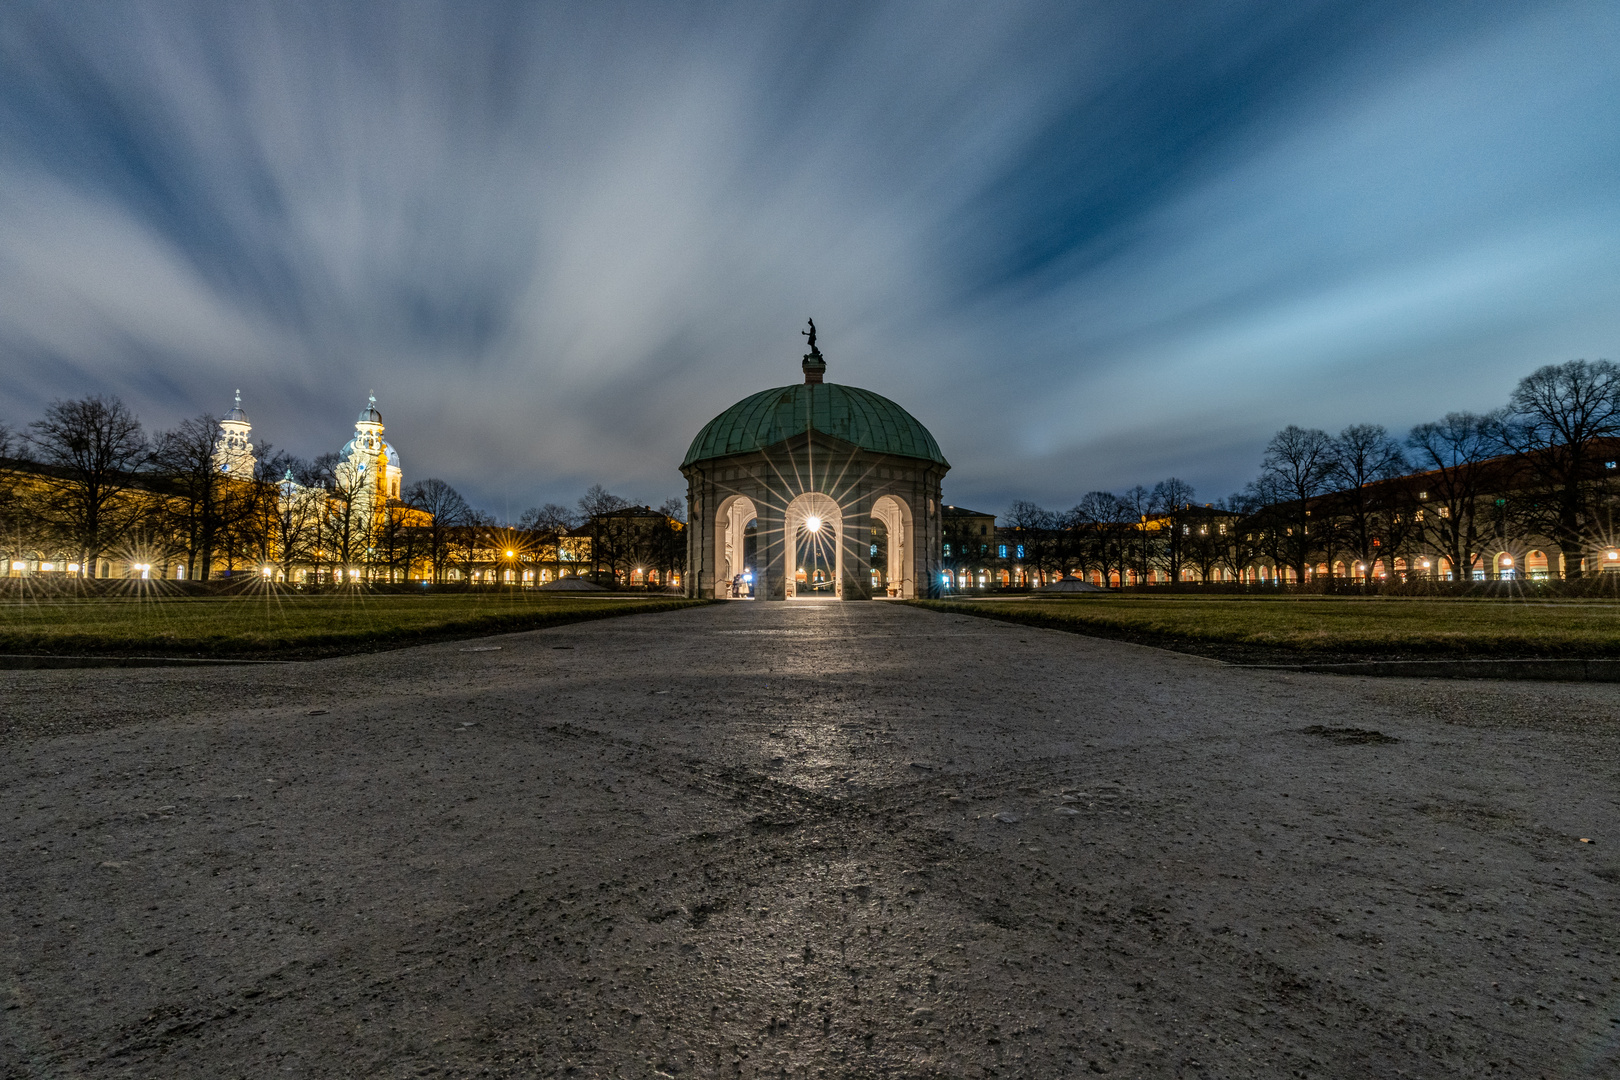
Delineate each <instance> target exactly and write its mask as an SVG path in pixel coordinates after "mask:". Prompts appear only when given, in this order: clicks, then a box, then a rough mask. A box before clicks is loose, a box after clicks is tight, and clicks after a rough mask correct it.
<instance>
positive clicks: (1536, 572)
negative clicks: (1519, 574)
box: [1524, 551, 1547, 578]
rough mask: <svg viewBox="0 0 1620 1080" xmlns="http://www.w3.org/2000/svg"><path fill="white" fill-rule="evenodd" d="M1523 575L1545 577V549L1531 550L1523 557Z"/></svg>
mask: <svg viewBox="0 0 1620 1080" xmlns="http://www.w3.org/2000/svg"><path fill="white" fill-rule="evenodd" d="M1524 572H1525V575H1526V576H1528V577H1532V578H1545V577H1546V576H1547V553H1546V552H1545V551H1532V552H1530V554H1528V555H1526V556H1525V557H1524Z"/></svg>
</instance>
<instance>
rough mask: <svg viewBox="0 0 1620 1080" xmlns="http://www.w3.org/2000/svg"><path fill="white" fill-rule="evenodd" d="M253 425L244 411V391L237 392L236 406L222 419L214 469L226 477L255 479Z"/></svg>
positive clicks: (215, 444) (215, 446)
mask: <svg viewBox="0 0 1620 1080" xmlns="http://www.w3.org/2000/svg"><path fill="white" fill-rule="evenodd" d="M252 438H253V425H252V424H250V423H248V415H247V413H245V412H243V411H242V391H240V390H238V391H237V392H236V404H235V405H233V406H231V411H230V412H228V413H226V414H225V415H224V416H222V417H220V420H219V438H218V439H217V440H216V441H215V442H214V467H215V468H217V469H218V470H219V471H220V472H222V473H224V474H225V475H226V476H232V477H242V478H243V479H247V480H251V479H253V466H254V465H255V464H256V461H255V459H254V457H253V443H252V441H251V440H252Z"/></svg>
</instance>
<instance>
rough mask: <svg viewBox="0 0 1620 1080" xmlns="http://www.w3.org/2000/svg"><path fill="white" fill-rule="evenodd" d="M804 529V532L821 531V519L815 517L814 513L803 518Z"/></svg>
mask: <svg viewBox="0 0 1620 1080" xmlns="http://www.w3.org/2000/svg"><path fill="white" fill-rule="evenodd" d="M804 531H805V532H820V531H821V519H820V518H818V517H816V515H814V514H811V515H810V516H809V517H807V518H805V519H804Z"/></svg>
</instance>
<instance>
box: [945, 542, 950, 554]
mask: <svg viewBox="0 0 1620 1080" xmlns="http://www.w3.org/2000/svg"><path fill="white" fill-rule="evenodd" d="M950 553H951V545H949V544H946V545H945V554H947V555H949V554H950Z"/></svg>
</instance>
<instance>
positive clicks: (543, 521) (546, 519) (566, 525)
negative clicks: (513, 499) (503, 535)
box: [518, 503, 579, 534]
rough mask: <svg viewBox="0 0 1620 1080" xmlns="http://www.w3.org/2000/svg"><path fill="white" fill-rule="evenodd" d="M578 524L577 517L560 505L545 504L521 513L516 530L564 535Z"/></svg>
mask: <svg viewBox="0 0 1620 1080" xmlns="http://www.w3.org/2000/svg"><path fill="white" fill-rule="evenodd" d="M578 524H579V515H578V514H576V513H574V511H572V510H570V509H569V508H568V507H566V506H564V505H562V504H561V503H546V504H545V505H544V506H533V507H530V508H529V509H527V510H525V511H523V516H522V517H521V518H519V519H518V528H520V529H524V530H526V531H529V532H537V533H554V534H560V533H565V532H567V531H568V530H569V529H572V528H573V527H574V526H576V525H578Z"/></svg>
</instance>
